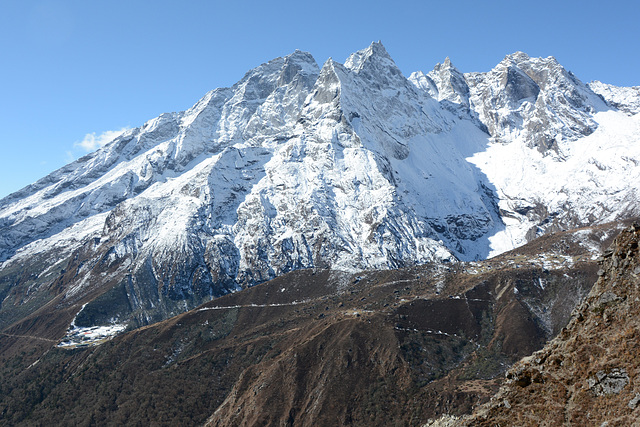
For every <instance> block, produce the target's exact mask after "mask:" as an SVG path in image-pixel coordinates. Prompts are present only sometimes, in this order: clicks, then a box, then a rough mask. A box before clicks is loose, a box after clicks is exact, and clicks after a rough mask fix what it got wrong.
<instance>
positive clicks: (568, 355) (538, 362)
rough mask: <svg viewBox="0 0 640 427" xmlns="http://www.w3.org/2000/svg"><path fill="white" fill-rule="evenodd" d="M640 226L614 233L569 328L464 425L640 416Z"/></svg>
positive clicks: (518, 368)
mask: <svg viewBox="0 0 640 427" xmlns="http://www.w3.org/2000/svg"><path fill="white" fill-rule="evenodd" d="M639 242H640V226H638V225H634V226H633V227H631V228H629V229H627V230H626V231H624V232H623V233H621V234H620V236H619V237H617V238H616V240H615V243H614V245H613V246H612V249H611V250H610V251H609V252H607V253H605V255H604V257H603V259H602V261H601V269H600V271H599V272H598V275H599V276H600V277H599V279H598V281H597V282H596V284H595V286H594V287H593V289H592V290H591V292H590V293H589V296H588V297H587V298H586V299H585V301H584V302H583V303H582V304H580V306H579V307H578V308H577V309H576V311H575V312H574V313H573V316H572V318H571V320H570V322H569V324H568V326H567V327H566V328H564V329H563V330H562V332H561V333H560V335H559V336H558V337H557V338H555V339H554V340H552V341H551V342H550V343H549V344H547V345H546V346H545V348H544V349H542V350H540V351H538V352H536V353H534V354H533V355H532V356H530V357H527V358H525V359H523V360H522V361H521V362H519V363H517V364H516V365H515V366H514V367H513V368H512V369H511V370H510V371H508V372H507V376H506V377H507V381H506V384H505V386H504V387H503V388H502V389H501V390H500V392H499V393H498V394H497V395H496V396H495V397H494V398H493V399H492V400H491V402H490V403H489V404H488V405H486V406H485V407H482V408H480V409H479V410H477V411H476V413H475V414H474V416H473V417H472V418H471V419H466V420H459V421H460V424H463V425H563V424H569V425H605V424H606V425H632V424H633V423H634V422H637V420H638V418H639V417H640V412H638V411H640V408H638V396H639V395H640V387H639V384H638V379H639V375H640V364H639V363H638V358H637V355H638V351H639V350H640V347H639V343H640V340H639V338H640V337H639V336H638V335H639V333H640V332H639V331H640V320H639V319H640V312H638V307H639V305H638V301H639V300H640V279H639V277H638V275H639V274H640V252H639V249H638V244H639Z"/></svg>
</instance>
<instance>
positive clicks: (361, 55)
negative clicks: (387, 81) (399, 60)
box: [344, 41, 397, 72]
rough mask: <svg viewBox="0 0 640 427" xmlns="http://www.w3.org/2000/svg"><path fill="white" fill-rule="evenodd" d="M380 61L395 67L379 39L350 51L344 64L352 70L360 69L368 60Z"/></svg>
mask: <svg viewBox="0 0 640 427" xmlns="http://www.w3.org/2000/svg"><path fill="white" fill-rule="evenodd" d="M372 61H373V62H381V63H385V64H386V65H387V66H392V67H394V68H397V67H396V64H395V62H393V59H391V56H390V55H389V53H388V52H387V50H386V49H385V47H384V46H383V45H382V43H381V42H380V41H377V42H372V43H371V44H370V45H369V47H367V48H366V49H362V50H359V51H357V52H355V53H352V54H351V55H350V56H349V58H347V60H346V61H345V63H344V66H345V67H347V68H348V69H350V70H353V71H356V72H358V71H360V70H361V69H362V68H364V67H365V65H366V64H367V63H368V62H372Z"/></svg>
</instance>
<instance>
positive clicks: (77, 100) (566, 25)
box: [0, 0, 640, 197]
mask: <svg viewBox="0 0 640 427" xmlns="http://www.w3.org/2000/svg"><path fill="white" fill-rule="evenodd" d="M639 21H640V2H637V1H619V0H609V1H607V2H602V1H590V0H587V1H563V0H555V1H547V0H542V1H536V2H514V1H477V0H476V1H462V0H460V1H450V2H445V1H438V2H436V1H428V0H423V1H396V2H388V1H384V2H383V1H357V0H351V1H345V0H341V1H334V0H323V1H314V2H303V1H300V0H298V1H278V0H272V1H264V0H262V1H227V2H220V1H215V0H209V1H205V0H182V1H177V0H175V1H168V0H154V1H142V0H127V1H121V0H110V1H94V0H2V2H1V3H0V54H1V56H0V58H1V59H0V100H1V102H0V147H1V150H0V197H4V196H6V195H7V194H9V193H11V192H13V191H16V190H18V189H20V188H22V187H24V186H25V185H28V184H30V183H31V182H34V181H36V180H37V179H39V178H42V177H44V176H45V175H46V174H48V173H50V172H52V171H53V170H55V169H57V168H59V167H61V166H63V165H64V164H66V163H68V162H70V161H72V160H73V159H77V158H78V157H80V156H82V155H83V154H85V153H86V152H87V151H86V149H85V148H83V145H84V146H85V147H86V146H91V145H92V144H91V143H92V142H93V145H94V146H95V144H96V143H97V142H98V141H99V140H100V137H101V135H102V134H103V133H104V132H112V131H116V130H119V129H122V128H125V127H137V126H140V125H142V124H143V123H144V122H145V121H147V120H149V119H151V118H153V117H156V116H158V115H159V114H161V113H163V112H171V111H181V110H184V109H186V108H189V107H190V106H192V105H193V104H194V103H195V102H196V101H197V100H198V99H199V98H201V97H202V96H203V95H204V94H205V93H206V92H207V91H209V90H211V89H214V88H216V87H222V86H231V85H232V84H233V83H235V82H236V81H238V80H239V79H240V78H242V76H243V75H244V73H245V72H246V71H248V70H249V69H251V68H253V67H255V66H257V65H259V64H261V63H263V62H266V61H268V60H270V59H272V58H275V57H278V56H284V55H287V54H289V53H291V52H293V51H294V50H295V49H301V50H305V51H308V52H311V54H313V56H314V57H315V58H316V61H317V62H318V63H319V65H322V63H323V62H324V61H325V60H326V59H327V58H329V57H333V58H334V59H335V60H337V61H339V62H343V61H344V60H345V59H346V58H347V56H348V55H349V54H350V53H352V52H354V51H356V50H359V49H362V48H365V47H367V46H368V45H369V44H370V43H371V42H372V41H374V40H381V41H382V43H383V44H384V45H385V47H386V48H387V51H388V52H389V53H390V54H391V56H392V57H393V58H394V60H395V62H396V63H397V64H398V66H399V67H400V69H401V70H402V71H403V73H404V74H405V75H406V76H408V75H409V74H411V72H413V71H416V70H423V71H425V72H426V71H429V70H431V69H432V68H433V66H434V65H435V64H436V63H438V62H442V61H443V60H444V58H445V57H447V56H449V57H450V58H451V60H452V62H453V64H454V65H455V66H456V67H458V68H459V69H460V70H461V71H463V72H470V71H488V70H490V69H491V68H492V67H493V66H495V65H496V64H497V63H498V62H499V61H500V60H501V59H502V58H503V57H504V56H505V55H507V54H509V53H513V52H515V51H518V50H521V51H524V52H526V53H528V54H529V55H531V56H545V57H546V56H550V55H552V56H555V57H556V58H557V59H558V60H559V61H560V63H562V64H563V65H564V66H565V67H566V68H567V69H569V70H571V71H573V72H574V73H575V74H576V75H577V76H578V77H579V78H580V79H581V80H583V81H585V82H588V81H591V80H594V79H597V80H601V81H603V82H605V83H611V84H615V85H620V86H632V85H640V73H639V71H640V55H638V53H639V52H640V51H639V47H638V42H639V41H640V25H638V22H639ZM92 138H93V139H92ZM83 141H84V144H83Z"/></svg>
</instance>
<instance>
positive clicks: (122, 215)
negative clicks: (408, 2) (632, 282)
mask: <svg viewBox="0 0 640 427" xmlns="http://www.w3.org/2000/svg"><path fill="white" fill-rule="evenodd" d="M592 86H593V85H592ZM623 91H624V89H619V90H618V89H616V90H614V89H609V91H608V92H607V93H612V92H615V93H622V92H623ZM602 92H603V90H600V89H598V93H600V94H602ZM603 96H604V97H603ZM614 98H615V100H614ZM631 98H632V97H627V96H625V97H622V96H617V95H616V96H615V97H613V98H612V97H609V98H607V96H606V94H605V95H602V96H599V95H597V94H596V93H595V92H594V91H593V90H592V89H590V88H589V86H587V85H585V84H583V83H582V82H580V80H578V79H577V78H576V77H575V76H574V75H573V74H571V73H570V72H568V71H566V70H565V69H564V68H563V67H562V66H561V65H560V64H558V62H557V61H556V60H555V59H553V58H546V59H542V58H529V57H528V56H526V55H525V54H523V53H516V54H513V55H509V56H507V57H506V58H505V60H503V61H502V62H501V63H500V64H498V65H497V66H496V68H494V69H493V70H491V71H490V72H487V73H471V74H463V73H461V72H460V71H458V70H457V69H456V68H455V67H454V66H453V65H452V64H451V61H450V60H448V59H447V60H446V61H445V63H444V64H442V65H441V64H438V65H437V66H436V68H435V69H434V70H433V71H431V72H429V73H427V74H424V73H421V72H417V73H414V74H412V75H411V77H410V78H409V79H407V78H405V77H404V76H403V75H402V73H401V71H400V70H399V69H398V68H397V66H396V65H395V63H394V62H393V60H392V59H391V57H390V56H389V54H388V53H387V52H386V50H385V49H384V47H383V46H382V44H380V43H373V44H371V46H369V47H368V48H367V49H364V50H361V51H359V52H356V53H354V54H353V55H351V56H350V57H349V58H348V59H347V60H346V61H345V63H344V64H340V63H338V62H336V61H334V60H332V59H329V60H327V61H326V62H325V63H324V65H323V66H322V68H319V67H318V65H317V64H316V62H315V60H314V59H313V58H312V56H311V55H310V54H308V53H304V52H300V51H296V52H294V53H292V54H291V55H289V56H286V57H284V58H277V59H274V60H272V61H270V62H268V63H266V64H262V65H260V66H259V67H257V68H255V69H253V70H251V71H249V72H248V73H247V74H246V75H245V76H244V77H243V78H242V80H240V81H239V82H238V83H236V84H235V85H234V86H233V87H231V88H223V89H216V90H213V91H211V92H209V93H208V94H206V95H205V97H204V98H202V99H201V100H200V101H199V102H198V103H196V105H194V107H192V108H191V109H189V110H187V111H184V112H180V113H170V114H163V115H161V116H160V117H158V118H156V119H153V120H150V121H149V122H147V123H145V124H144V125H143V126H141V127H139V128H136V129H132V130H130V131H128V132H126V133H125V134H123V135H121V136H119V137H118V138H116V139H115V140H114V141H113V142H111V143H110V144H108V145H106V146H105V147H103V148H101V149H100V150H98V151H96V152H95V153H92V154H90V155H88V156H85V157H83V158H81V159H79V160H78V161H76V162H74V163H72V164H70V165H67V166H66V167H64V168H62V169H60V170H58V171H56V172H54V173H53V174H51V175H49V176H47V177H45V178H43V179H42V180H40V181H38V182H36V183H35V184H33V185H31V186H28V187H26V188H24V189H23V190H21V191H19V192H17V193H14V194H12V195H10V196H8V197H6V198H5V199H3V200H1V201H0V261H3V264H2V270H1V271H0V297H1V298H2V299H3V300H4V301H3V303H2V309H3V310H5V309H6V310H12V308H10V307H15V306H19V305H21V304H25V303H27V302H29V301H40V300H39V298H42V299H43V300H47V301H48V300H49V299H50V298H51V295H54V294H55V295H62V297H61V298H63V299H64V300H65V301H67V302H68V304H71V303H73V304H76V303H79V302H80V301H84V300H83V298H85V299H86V298H88V297H87V295H89V293H90V292H95V293H96V295H98V294H100V293H103V292H104V291H105V290H106V289H116V290H117V291H109V292H111V293H109V292H107V294H104V295H107V296H105V297H104V298H107V299H108V298H111V299H112V300H113V299H114V298H115V299H118V298H120V299H119V300H118V301H120V302H119V303H118V304H120V305H118V304H115V305H113V304H112V306H113V307H115V306H117V307H120V308H118V309H115V308H113V307H112V309H111V311H109V310H107V312H105V313H102V312H101V313H102V314H100V315H98V314H96V313H97V312H98V311H99V310H97V311H95V312H93V314H92V316H93V317H92V319H93V320H91V321H95V322H98V321H106V320H111V321H114V320H118V319H120V320H121V321H129V320H130V319H131V318H136V319H138V322H139V323H145V322H149V321H152V320H153V319H155V318H161V317H165V316H167V315H169V314H171V313H175V312H176V311H177V310H184V309H188V308H191V307H193V306H195V305H197V304H199V303H200V302H202V301H203V300H205V299H208V298H210V297H211V296H214V295H220V294H223V293H226V292H229V291H232V290H235V289H238V288H241V287H245V286H250V285H252V284H255V283H259V282H262V281H265V280H268V279H271V278H273V277H276V276H278V275H281V274H283V273H285V272H287V271H291V270H295V269H302V268H312V267H322V268H331V269H336V270H349V271H354V270H361V269H385V268H394V267H400V266H406V265H412V264H417V263H424V262H429V261H436V262H441V261H455V260H456V259H458V260H475V259H482V258H486V257H487V256H489V255H492V254H496V253H499V252H503V251H506V250H509V249H512V248H513V247H515V246H517V245H520V244H522V243H525V242H526V241H527V240H530V239H531V238H533V237H535V236H536V235H538V234H541V233H544V232H548V231H553V230H554V229H558V228H570V227H576V226H580V225H586V224H591V223H597V222H604V221H607V220H612V219H615V218H617V217H622V216H627V215H631V214H638V213H640V209H639V204H638V196H639V195H638V194H637V186H636V185H635V184H632V183H635V182H638V178H640V177H638V174H639V172H638V169H639V168H637V167H636V166H637V164H638V162H639V161H640V148H638V144H637V142H638V139H639V138H640V123H639V119H638V115H633V114H632V115H628V114H625V113H624V112H620V111H618V109H622V110H624V111H625V112H626V113H631V112H633V111H637V110H633V108H635V107H629V108H630V109H625V108H623V107H622V106H623V105H631V104H632V102H628V101H627V100H628V99H631ZM634 99H635V98H634ZM605 100H606V101H605ZM21 283H22V284H25V285H24V286H27V287H28V291H25V290H19V289H22V288H20V286H18V284H21ZM45 285H46V286H45ZM41 289H47V290H46V293H47V295H49V297H45V296H41V297H38V295H40V294H39V293H38V292H40V293H42V292H45V291H43V290H41ZM52 289H56V290H55V291H53V290H52ZM55 292H58V293H57V294H56V293H55ZM118 292H119V293H118ZM116 294H117V295H116ZM34 295H35V296H34ZM116 297H117V298H116ZM47 298H49V299H47ZM92 298H93V297H92ZM110 301H111V300H110ZM33 304H34V307H36V306H37V304H36V302H33ZM94 305H95V304H94ZM127 307H128V308H127ZM89 308H90V307H89ZM87 310H88V309H87ZM118 310H120V311H118Z"/></svg>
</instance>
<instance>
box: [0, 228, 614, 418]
mask: <svg viewBox="0 0 640 427" xmlns="http://www.w3.org/2000/svg"><path fill="white" fill-rule="evenodd" d="M618 229H619V226H618V225H617V224H609V225H603V226H599V227H594V228H588V229H582V230H576V231H572V232H564V233H555V234H550V235H547V236H543V237H541V238H539V239H536V240H535V241H534V242H532V243H530V244H528V245H526V246H524V247H522V248H520V249H518V250H516V251H512V252H510V253H506V254H503V255H502V256H500V257H496V258H494V259H491V260H486V261H482V262H472V263H461V264H456V265H442V264H426V265H423V266H415V267H412V268H405V269H399V270H387V271H363V272H359V273H354V274H350V273H340V272H336V271H330V270H320V269H316V270H312V269H310V270H300V271H296V272H292V273H289V274H287V275H284V276H282V277H279V278H277V279H274V280H272V281H269V282H267V283H264V284H262V285H259V286H256V287H253V288H250V289H247V290H245V291H242V292H237V293H234V294H232V295H227V296H223V297H221V298H218V299H216V300H214V301H211V302H208V303H206V304H204V305H202V306H200V307H199V308H197V309H196V310H193V311H190V312H188V313H184V314H181V315H179V316H176V317H173V318H171V319H168V320H166V321H162V322H159V323H157V324H154V325H151V326H146V327H143V328H139V329H137V330H134V331H131V332H128V333H124V334H121V335H118V336H116V337H114V338H113V339H111V340H109V341H106V342H104V343H102V344H101V345H97V346H84V345H82V343H79V344H81V345H78V346H76V347H75V348H74V347H70V346H67V347H64V348H61V347H56V344H57V343H58V342H59V340H60V339H62V337H61V335H60V333H61V328H63V327H64V325H65V324H66V323H68V322H70V319H68V318H67V317H65V316H69V317H73V312H71V311H70V312H64V311H62V312H58V311H52V312H50V313H49V315H48V316H41V317H39V318H37V319H32V320H31V322H29V323H27V322H23V323H20V324H18V325H14V326H13V327H11V328H7V329H5V330H4V331H3V333H2V335H1V336H0V343H1V344H2V345H0V366H2V368H1V371H0V375H1V377H0V414H1V415H2V418H3V419H4V420H6V422H7V423H10V424H11V425H34V424H36V425H37V424H38V423H43V422H45V420H52V419H55V420H57V421H58V422H60V423H62V424H65V423H66V424H75V425H82V424H83V423H89V424H91V423H93V424H136V423H140V424H145V425H149V424H153V423H154V422H155V423H159V424H185V423H187V424H200V423H205V422H207V423H208V424H209V425H244V424H287V423H289V424H294V425H315V426H317V425H336V424H344V425H346V424H351V425H389V424H393V423H394V422H396V421H398V422H404V423H409V424H410V425H415V424H420V423H422V422H425V421H426V420H427V419H429V418H433V417H435V416H438V415H440V414H443V413H453V414H464V413H468V412H470V411H471V409H472V407H473V406H475V405H478V404H479V403H482V402H484V401H486V400H487V399H489V398H490V396H492V395H493V394H494V393H495V391H496V390H497V389H498V387H499V385H500V382H501V379H502V378H503V376H504V372H505V371H506V370H507V369H508V368H509V366H510V365H511V364H512V363H514V362H515V361H517V360H518V359H520V358H521V357H523V356H526V355H529V354H531V353H532V352H533V351H535V350H537V349H539V348H541V347H542V346H543V345H544V343H545V342H546V341H547V340H548V339H549V338H551V337H553V336H554V335H555V334H557V333H559V332H560V331H561V330H562V328H563V327H564V326H565V325H566V323H567V321H568V319H569V314H570V312H571V311H572V310H573V308H574V307H575V306H576V305H577V304H579V302H580V301H581V300H582V298H583V297H584V296H585V295H586V294H587V293H588V291H589V289H590V287H591V285H592V283H593V282H594V281H595V280H596V277H597V270H598V267H597V265H596V263H595V258H596V256H597V255H596V253H598V252H600V251H601V245H608V244H609V242H610V241H611V239H612V238H613V236H615V234H616V233H617V230H618Z"/></svg>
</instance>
